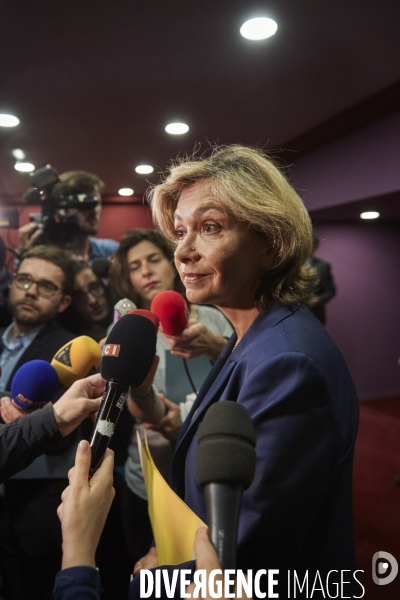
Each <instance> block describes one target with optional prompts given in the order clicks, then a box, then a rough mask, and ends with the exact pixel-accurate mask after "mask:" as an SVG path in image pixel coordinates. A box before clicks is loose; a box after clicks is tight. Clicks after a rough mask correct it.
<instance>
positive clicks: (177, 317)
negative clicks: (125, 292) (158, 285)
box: [150, 290, 189, 335]
mask: <svg viewBox="0 0 400 600" xmlns="http://www.w3.org/2000/svg"><path fill="white" fill-rule="evenodd" d="M150 310H151V312H153V313H155V314H156V315H157V316H158V318H159V319H160V331H162V332H163V333H165V334H166V335H181V334H182V331H183V330H184V329H186V327H187V326H188V314H189V311H188V307H187V304H186V301H185V298H184V297H183V296H182V294H179V293H178V292H175V291H173V290H166V291H165V292H160V293H159V294H157V296H156V297H155V298H153V301H152V303H151V307H150Z"/></svg>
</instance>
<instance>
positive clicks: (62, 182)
mask: <svg viewBox="0 0 400 600" xmlns="http://www.w3.org/2000/svg"><path fill="white" fill-rule="evenodd" d="M103 188H104V183H103V182H102V181H101V179H100V178H99V177H98V176H97V175H93V174H92V173H87V172H86V171H68V172H66V173H62V174H61V175H60V176H59V181H58V182H57V183H55V185H54V187H53V189H52V196H53V198H55V199H57V198H60V197H62V196H64V197H67V196H72V195H75V194H90V195H92V196H96V197H97V198H98V203H97V206H95V207H94V208H93V207H90V208H87V209H84V208H82V209H76V208H71V209H66V210H63V211H58V212H57V213H56V214H57V219H58V221H59V222H60V223H63V222H71V221H73V222H75V223H76V224H77V225H78V226H79V229H80V239H79V240H78V243H77V245H76V246H74V247H71V248H70V252H71V254H72V255H73V256H75V257H76V258H78V259H80V260H86V261H89V262H92V261H93V260H94V259H95V258H107V257H108V256H110V255H111V254H112V253H113V252H114V251H115V250H116V249H117V248H118V243H117V242H116V241H115V240H111V239H100V238H93V237H91V236H93V235H96V234H97V233H98V230H99V224H100V214H101V192H102V190H103ZM18 233H19V254H22V252H24V251H25V250H28V249H29V248H31V247H32V246H34V245H35V244H38V243H43V242H44V243H48V242H47V241H46V240H43V237H42V234H43V230H42V228H41V227H40V226H39V223H38V222H37V221H35V220H33V221H31V222H30V223H27V224H26V225H24V226H23V227H21V228H20V229H19V231H18ZM40 238H42V239H41V240H40Z"/></svg>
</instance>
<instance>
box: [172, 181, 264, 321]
mask: <svg viewBox="0 0 400 600" xmlns="http://www.w3.org/2000/svg"><path fill="white" fill-rule="evenodd" d="M174 222H175V231H176V237H177V241H178V247H177V249H176V252H175V264H176V267H177V269H178V271H179V274H180V276H181V279H182V281H183V283H184V285H185V287H186V295H187V298H188V300H190V302H195V303H198V304H215V305H216V306H218V307H220V308H236V309H250V308H254V297H255V292H256V290H257V288H258V285H259V281H260V276H261V275H262V272H263V270H264V269H266V268H268V267H270V266H272V264H273V256H272V253H270V252H268V251H267V249H266V246H265V244H264V243H263V242H261V241H260V240H259V239H258V238H257V237H256V236H255V234H254V233H253V232H252V231H250V230H249V228H248V223H246V222H241V221H238V220H237V219H236V217H234V216H232V215H229V214H227V213H226V212H225V211H224V209H223V208H222V206H221V204H220V203H219V202H218V201H217V200H215V198H214V197H213V195H212V194H211V193H210V192H209V191H208V190H207V187H206V186H205V184H204V183H202V182H199V183H196V184H194V185H192V186H191V187H189V188H186V189H185V190H184V191H183V192H182V194H181V196H180V199H179V202H178V205H177V208H176V211H175V220H174Z"/></svg>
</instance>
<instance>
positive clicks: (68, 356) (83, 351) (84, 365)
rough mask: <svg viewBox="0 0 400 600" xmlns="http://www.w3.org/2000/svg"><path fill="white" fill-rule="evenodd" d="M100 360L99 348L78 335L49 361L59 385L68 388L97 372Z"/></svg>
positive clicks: (84, 336)
mask: <svg viewBox="0 0 400 600" xmlns="http://www.w3.org/2000/svg"><path fill="white" fill-rule="evenodd" d="M100 360H101V348H100V346H99V345H98V343H97V342H95V341H94V339H92V338H91V337H89V336H87V335H80V336H79V337H76V338H74V339H73V340H71V341H70V342H67V343H66V344H64V346H63V347H62V348H60V349H59V350H58V352H56V354H55V355H54V357H53V360H52V361H51V364H52V366H53V367H54V368H55V370H56V371H57V373H58V378H59V380H60V383H61V385H64V386H66V387H70V386H71V385H72V384H73V383H74V382H75V381H77V380H78V379H83V378H84V377H88V375H92V374H93V373H95V372H96V371H97V369H98V368H99V365H100Z"/></svg>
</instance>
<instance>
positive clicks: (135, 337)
mask: <svg viewBox="0 0 400 600" xmlns="http://www.w3.org/2000/svg"><path fill="white" fill-rule="evenodd" d="M156 341H157V333H156V329H155V327H154V324H153V323H152V322H151V321H150V320H149V319H147V318H146V317H144V316H142V315H135V314H133V315H125V316H123V317H121V319H120V320H119V321H117V323H116V324H115V325H114V327H113V329H112V330H111V332H110V334H109V336H108V338H107V340H106V343H105V345H104V347H103V354H102V359H101V364H100V372H101V375H102V376H103V378H104V379H105V380H106V382H107V383H106V389H105V392H104V395H103V399H102V401H101V406H100V410H99V412H98V415H97V419H96V422H95V425H94V428H93V431H92V435H91V439H90V446H91V448H92V460H91V466H90V474H91V475H93V473H94V472H95V471H96V469H97V468H98V466H99V465H100V463H101V460H102V458H103V455H104V452H105V450H106V448H107V447H108V444H109V442H110V439H111V436H112V435H113V433H114V430H115V427H116V424H117V421H118V417H119V415H120V412H121V409H122V407H123V405H124V402H125V397H126V394H127V392H128V389H129V388H130V387H132V388H138V387H139V386H141V385H142V384H143V382H144V380H145V379H146V377H147V375H148V372H149V371H150V368H151V366H152V364H153V362H154V358H155V353H156Z"/></svg>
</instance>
